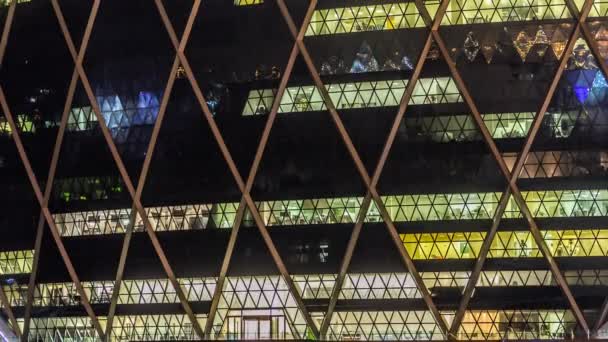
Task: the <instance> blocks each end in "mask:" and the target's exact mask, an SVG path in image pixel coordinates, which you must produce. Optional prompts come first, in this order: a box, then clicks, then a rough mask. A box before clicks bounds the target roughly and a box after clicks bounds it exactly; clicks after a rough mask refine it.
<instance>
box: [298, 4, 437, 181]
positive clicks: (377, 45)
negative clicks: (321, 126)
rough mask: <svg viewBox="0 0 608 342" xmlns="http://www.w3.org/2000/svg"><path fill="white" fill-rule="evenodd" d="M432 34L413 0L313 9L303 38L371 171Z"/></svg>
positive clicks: (326, 6)
mask: <svg viewBox="0 0 608 342" xmlns="http://www.w3.org/2000/svg"><path fill="white" fill-rule="evenodd" d="M427 35H428V31H427V30H426V29H425V28H424V22H423V20H422V16H421V15H420V13H419V11H418V9H417V7H416V4H415V3H414V2H406V3H396V2H393V3H390V2H389V3H384V4H368V5H356V4H355V5H353V6H345V5H342V6H340V7H336V6H330V7H328V5H327V4H325V5H324V4H320V5H318V6H317V8H316V9H315V11H314V12H313V15H312V17H311V22H310V24H309V25H308V27H307V30H306V35H305V39H304V42H305V43H306V45H307V46H308V47H309V52H310V54H311V57H312V59H313V60H314V63H315V66H316V68H317V70H318V71H319V73H320V74H321V77H322V79H323V82H324V83H325V85H326V88H327V90H328V92H329V95H330V97H331V99H332V101H333V102H334V105H335V106H336V108H337V110H338V112H339V113H340V116H341V118H342V120H343V121H344V125H345V126H346V129H347V132H348V133H349V134H350V136H351V138H352V140H353V143H354V145H355V147H356V148H357V149H358V152H359V154H360V156H361V158H362V161H363V163H364V164H365V166H366V168H367V169H368V170H369V172H370V173H371V172H373V170H374V168H375V166H376V164H377V162H378V158H379V156H380V153H381V150H382V147H383V145H384V141H385V136H386V134H387V133H388V131H389V130H390V127H391V124H392V122H393V119H394V117H395V114H396V112H397V109H398V106H399V104H400V101H401V98H402V95H403V93H404V92H405V88H406V87H407V80H408V79H409V78H411V75H412V73H413V69H414V67H415V65H416V62H417V60H418V58H419V55H420V52H421V50H422V47H423V45H424V40H425V38H426V37H427Z"/></svg>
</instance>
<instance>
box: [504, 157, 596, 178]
mask: <svg viewBox="0 0 608 342" xmlns="http://www.w3.org/2000/svg"><path fill="white" fill-rule="evenodd" d="M517 156H518V154H517V153H503V158H505V163H506V164H507V166H508V167H509V170H511V171H513V167H514V166H515V161H516V160H517ZM607 173H608V153H606V152H600V151H534V152H530V153H529V154H528V157H527V158H526V161H525V163H524V167H523V169H522V171H521V173H520V174H519V177H520V178H553V177H574V176H603V175H606V174H607Z"/></svg>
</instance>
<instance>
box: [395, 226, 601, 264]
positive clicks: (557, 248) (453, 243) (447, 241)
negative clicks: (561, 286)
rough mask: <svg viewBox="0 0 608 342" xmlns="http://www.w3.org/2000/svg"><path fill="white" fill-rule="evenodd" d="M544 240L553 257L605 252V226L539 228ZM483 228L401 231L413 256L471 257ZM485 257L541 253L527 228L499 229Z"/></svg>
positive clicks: (516, 256)
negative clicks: (451, 230) (558, 228)
mask: <svg viewBox="0 0 608 342" xmlns="http://www.w3.org/2000/svg"><path fill="white" fill-rule="evenodd" d="M541 234H542V237H543V240H544V242H545V243H546V244H547V246H548V248H549V251H550V252H551V254H552V255H553V256H556V257H566V256H569V257H587V256H606V255H608V254H606V253H607V250H608V238H607V236H608V235H606V234H608V231H607V230H600V229H593V230H584V229H581V230H578V229H577V230H543V231H541ZM485 236H486V233H485V232H463V233H414V234H401V239H402V241H403V244H404V245H405V248H406V249H407V250H408V252H409V253H410V254H411V255H412V258H414V259H421V260H427V259H431V260H432V259H472V258H477V257H478V256H479V252H480V250H481V245H482V242H483V241H484V238H485ZM488 257H489V258H523V257H527V258H536V257H542V254H541V252H540V250H539V249H538V245H537V244H536V242H535V241H534V238H533V237H532V236H531V234H530V232H528V231H499V232H498V233H497V234H496V236H495V237H494V240H492V244H491V246H490V250H489V254H488Z"/></svg>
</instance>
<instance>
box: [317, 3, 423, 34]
mask: <svg viewBox="0 0 608 342" xmlns="http://www.w3.org/2000/svg"><path fill="white" fill-rule="evenodd" d="M417 27H424V21H423V20H422V17H421V16H420V14H419V13H418V8H416V5H415V4H414V3H413V2H405V3H393V4H382V5H372V6H359V7H343V8H331V9H321V10H315V11H314V13H313V14H312V19H311V21H310V24H309V25H308V29H307V30H306V35H307V36H318V35H327V34H339V33H352V32H363V31H377V30H395V29H406V28H417Z"/></svg>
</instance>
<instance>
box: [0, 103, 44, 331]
mask: <svg viewBox="0 0 608 342" xmlns="http://www.w3.org/2000/svg"><path fill="white" fill-rule="evenodd" d="M0 118H4V116H3V115H2V116H0ZM0 151H2V152H1V154H0V160H2V162H1V165H2V166H1V167H0V175H1V176H2V182H0V189H1V191H3V193H5V194H6V196H3V198H2V200H1V201H0V208H1V209H0V222H2V224H1V227H2V228H0V233H1V234H3V236H4V237H3V238H2V241H3V246H2V248H0V260H2V261H1V262H0V284H1V286H3V287H4V290H5V291H7V290H8V289H9V288H10V287H12V286H13V284H26V287H27V282H28V280H29V275H30V273H31V269H32V264H33V253H34V240H35V236H36V228H37V224H38V218H39V216H40V205H39V203H38V201H37V199H36V197H35V194H34V191H33V188H32V185H31V183H30V181H29V179H28V176H27V173H26V171H25V168H24V167H23V163H22V162H21V159H20V157H19V155H18V152H17V148H16V146H15V142H14V141H13V139H12V138H11V137H10V136H2V137H0ZM7 296H8V294H7ZM9 305H10V306H11V309H12V311H13V313H14V315H15V316H16V318H17V319H20V318H22V317H23V311H21V310H20V308H19V307H20V306H23V304H20V303H17V302H16V301H11V302H9ZM0 319H2V320H3V323H4V322H6V323H7V324H8V325H9V328H8V329H9V330H10V329H11V328H10V327H11V322H10V321H9V320H8V316H7V315H5V313H4V311H3V313H2V315H1V317H0ZM19 323H21V321H19ZM20 328H22V326H21V327H20Z"/></svg>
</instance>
